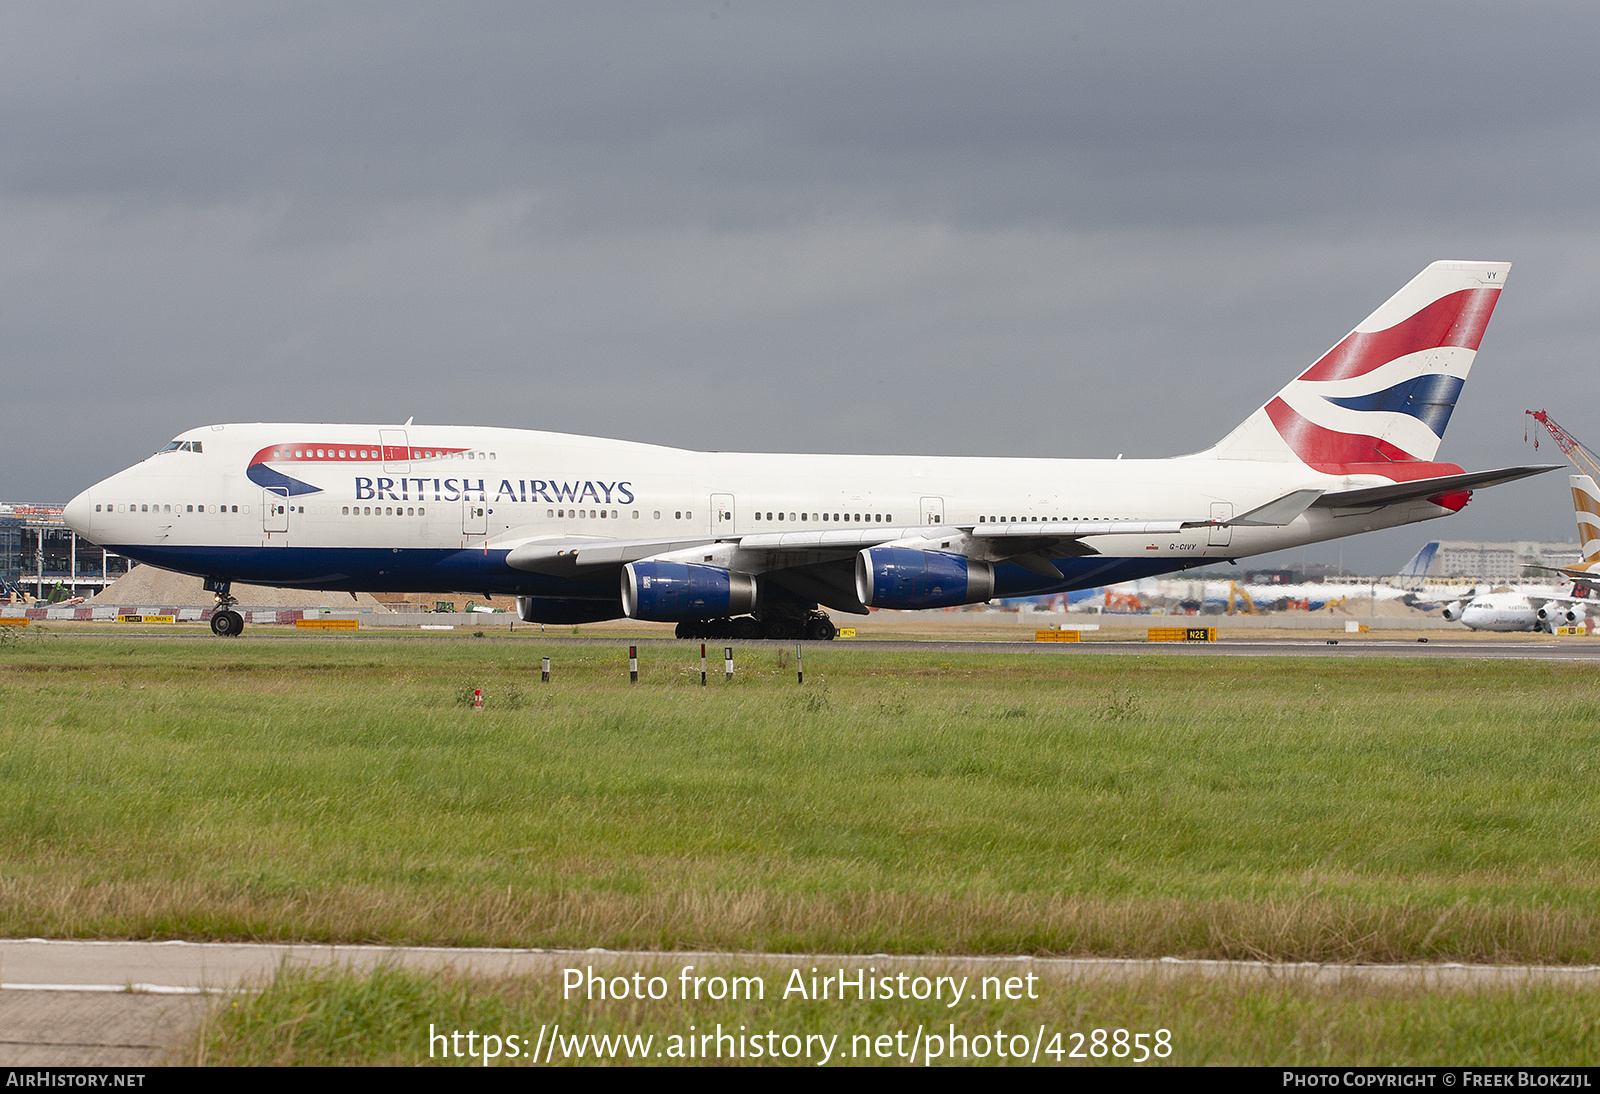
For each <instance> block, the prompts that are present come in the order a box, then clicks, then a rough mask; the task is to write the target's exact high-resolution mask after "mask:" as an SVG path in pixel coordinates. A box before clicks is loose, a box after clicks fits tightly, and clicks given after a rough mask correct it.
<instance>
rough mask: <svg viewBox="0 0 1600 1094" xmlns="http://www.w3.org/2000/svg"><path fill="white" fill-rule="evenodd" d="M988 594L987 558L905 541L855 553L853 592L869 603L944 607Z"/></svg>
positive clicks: (990, 579) (990, 576) (991, 577)
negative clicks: (925, 548) (922, 547)
mask: <svg viewBox="0 0 1600 1094" xmlns="http://www.w3.org/2000/svg"><path fill="white" fill-rule="evenodd" d="M993 595H994V567H993V566H991V565H989V564H988V563H987V562H979V561H977V560H976V559H970V558H966V557H964V556H962V555H952V554H946V553H945V552H943V551H916V550H913V549H911V548H909V547H868V548H867V549H866V550H864V551H862V552H861V553H860V554H858V555H857V556H856V596H858V597H860V598H861V603H863V604H866V605H868V606H869V607H873V608H950V607H954V606H955V605H957V604H979V603H982V602H983V601H985V600H988V599H989V598H990V597H992V596H993Z"/></svg>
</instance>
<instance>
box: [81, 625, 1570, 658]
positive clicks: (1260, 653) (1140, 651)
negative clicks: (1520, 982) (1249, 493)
mask: <svg viewBox="0 0 1600 1094" xmlns="http://www.w3.org/2000/svg"><path fill="white" fill-rule="evenodd" d="M1445 635H1446V636H1445V637H1439V638H1435V637H1428V638H1426V639H1425V640H1418V639H1417V638H1383V637H1377V636H1375V635H1361V636H1358V637H1338V638H1332V639H1330V638H1301V637H1295V638H1224V639H1222V640H1220V641H1217V642H1146V641H1144V640H1142V639H1130V640H1128V641H1120V640H1114V639H1113V640H1107V639H1094V640H1090V641H1086V642H1004V641H969V640H956V639H952V640H941V639H932V640H911V639H895V640H878V639H844V640H840V641H838V642H835V643H831V644H828V643H821V642H807V643H805V644H804V645H805V648H807V649H829V650H847V649H849V650H874V651H878V652H883V653H916V652H932V653H1006V654H1019V653H1027V654H1037V655H1039V656H1041V657H1083V656H1092V655H1095V654H1112V655H1119V656H1141V657H1344V658H1350V657H1376V658H1384V657H1404V658H1428V657H1433V658H1457V659H1467V660H1487V661H1546V662H1567V661H1572V662H1596V663H1600V640H1586V639H1584V638H1567V639H1559V638H1536V637H1532V636H1530V637H1527V638H1521V639H1512V638H1505V639H1501V638H1469V637H1465V636H1456V635H1454V634H1452V633H1451V632H1445ZM101 636H102V635H101V634H87V633H84V632H78V633H77V634H74V633H72V632H61V634H60V637H64V638H74V637H101ZM115 637H117V638H133V639H140V640H147V641H156V642H160V641H168V642H170V641H184V640H193V639H195V638H196V637H197V636H196V635H194V634H183V633H170V632H169V633H151V632H148V631H136V632H118V633H117V634H116V635H115ZM305 637H306V635H304V634H297V633H294V632H289V633H281V634H277V633H271V632H262V631H257V632H255V633H250V634H247V636H246V637H245V638H244V639H227V640H226V641H248V642H294V641H301V640H304V639H305ZM317 637H322V636H320V635H318V636H317ZM204 640H205V641H223V640H221V639H216V640H214V639H210V638H206V639H204ZM337 641H340V642H363V641H383V642H392V641H410V642H482V643H488V644H501V643H518V644H523V643H527V642H530V641H537V642H539V643H541V644H545V643H548V644H551V645H557V646H561V645H573V646H613V647H626V646H630V645H635V646H639V647H641V648H646V647H671V648H679V649H687V648H688V647H689V646H691V645H693V644H694V642H695V641H698V640H693V641H692V640H689V639H675V638H636V637H628V638H613V637H590V636H579V635H553V634H547V635H540V636H539V637H538V638H537V639H532V638H521V637H509V636H501V635H491V636H487V637H484V638H474V637H472V636H471V635H468V634H451V635H435V634H406V633H398V634H384V633H366V634H360V635H354V634H342V635H340V636H339V638H338V639H337ZM706 645H707V646H708V647H714V648H715V649H717V650H720V649H721V648H722V647H723V646H733V647H734V648H735V649H742V648H756V649H763V648H772V649H777V648H779V647H789V646H793V645H795V643H793V642H769V641H764V640H747V641H739V640H735V639H717V640H715V641H711V640H708V641H707V643H706Z"/></svg>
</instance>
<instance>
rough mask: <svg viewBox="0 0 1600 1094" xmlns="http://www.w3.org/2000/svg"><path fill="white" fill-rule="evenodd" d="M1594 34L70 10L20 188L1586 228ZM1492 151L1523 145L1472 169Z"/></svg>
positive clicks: (486, 8)
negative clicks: (1458, 216) (1456, 218)
mask: <svg viewBox="0 0 1600 1094" xmlns="http://www.w3.org/2000/svg"><path fill="white" fill-rule="evenodd" d="M74 12H75V14H74ZM1530 16H1531V17H1530ZM1594 22H1595V20H1594V16H1593V14H1592V13H1591V12H1590V11H1588V10H1587V9H1586V8H1585V7H1583V6H1581V5H1573V6H1559V5H1539V6H1538V7H1537V8H1536V9H1534V11H1533V12H1532V13H1530V10H1529V8H1528V7H1527V6H1526V5H1515V4H1505V3H1481V4H1448V5H1443V4H1407V5H1396V4H1392V3H1385V4H1337V5H1321V6H1314V5H1283V4H1276V3H1272V4H1261V5H1241V4H1234V5H1228V6H1226V7H1221V6H1217V5H1194V4H1171V5H1160V4H1157V5H1139V4H1134V5H1130V4H1106V5H1081V6H1074V5H1062V4H1045V5H1026V4H1019V5H983V6H980V7H978V8H973V7H970V6H965V5H962V6H948V5H933V4H910V5H873V6H863V5H855V4H838V5H805V6H800V5H771V6H756V7H752V6H749V5H745V4H738V5H728V4H723V3H721V2H720V0H717V2H711V3H707V4H702V5H693V6H673V7H667V6H663V5H653V4H644V5H623V6H608V5H587V4H585V5H573V6H570V7H568V8H562V9H553V8H551V7H548V6H543V5H525V4H512V5H506V6H495V5H472V6H465V7H457V6H445V5H421V6H407V5H394V4H380V5H335V6H330V5H321V4H312V5H268V6H243V5H224V6H215V5H204V6H194V7H191V6H160V7H155V8H152V7H147V6H119V7H111V8H103V7H94V8H82V9H72V8H70V7H69V8H66V9H63V8H61V7H60V6H57V5H49V6H46V7H42V8H36V9H27V10H24V11H21V12H15V13H13V14H12V15H11V16H10V17H9V18H8V19H7V21H6V29H7V33H6V35H5V41H6V42H7V43H9V44H8V45H6V46H4V47H3V48H4V51H5V52H4V54H3V55H0V60H3V61H4V64H3V65H0V151H3V153H4V154H3V155H0V186H3V187H4V189H5V190H6V191H7V192H10V193H13V194H17V195H25V196H34V197H49V198H62V197H69V196H92V197H102V198H109V199H116V200H121V199H127V200H144V201H152V202H167V201H174V200H180V201H201V202H205V201H226V200H232V199H237V198H240V197H245V196H255V195H261V194H292V195H294V196H295V198H296V199H297V200H300V201H306V202H316V201H319V200H328V201H337V200H339V199H341V198H344V199H352V200H385V199H401V200H404V199H408V198H417V197H438V196H440V195H445V194H453V195H458V196H470V195H482V194H485V193H495V192H499V191H500V190H503V189H505V188H507V187H513V188H535V189H539V190H540V191H541V192H545V193H546V194H547V196H551V197H554V198H555V199H557V200H558V202H559V203H560V208H561V209H562V210H563V211H566V212H570V213H572V214H576V215H581V214H585V213H586V214H587V215H588V216H591V217H594V218H596V219H600V220H609V221H613V222H614V218H616V217H622V218H625V219H626V218H631V217H641V218H645V219H647V220H649V219H653V218H656V217H660V216H663V215H678V216H691V217H702V218H709V219H711V220H713V221H715V220H718V219H720V218H723V217H732V218H735V219H737V220H740V221H741V222H750V221H754V222H757V223H761V222H770V221H773V220H779V221H781V220H783V219H784V218H788V217H794V216H810V215H813V214H814V213H815V211H816V208H817V206H818V205H822V206H827V205H829V204H836V203H844V204H846V205H849V206H864V207H866V208H868V209H873V210H879V211H895V212H899V213H913V214H919V215H920V214H925V213H929V212H932V213H935V214H938V215H941V216H948V217H950V218H952V219H953V220H954V221H956V222H958V223H964V222H971V223H975V224H983V225H989V224H995V223H1005V222H1008V221H1019V220H1020V221H1025V222H1026V221H1034V220H1038V219H1047V220H1053V221H1059V222H1061V223H1064V224H1071V225H1077V226H1083V225H1104V224H1108V223H1115V224H1128V223H1132V224H1163V225H1166V224H1173V223H1178V224H1182V225H1188V226H1192V225H1194V224H1195V223H1197V222H1201V223H1206V222H1217V221H1221V222H1224V223H1237V222H1241V221H1244V222H1249V221H1253V220H1259V219H1261V218H1263V217H1272V216H1282V215H1286V214H1304V215H1310V216H1312V217H1313V218H1318V219H1321V218H1325V217H1330V216H1331V217H1338V216H1357V217H1362V218H1367V217H1371V216H1373V215H1378V216H1383V217H1394V216H1400V215H1404V216H1415V215H1423V216H1427V217H1438V216H1441V215H1449V213H1451V212H1461V211H1465V210H1468V209H1471V208H1474V207H1481V206H1483V205H1484V204H1485V203H1488V202H1495V203H1500V204H1499V205H1498V206H1497V207H1500V208H1504V204H1503V203H1504V201H1505V200H1506V198H1505V194H1504V192H1503V191H1504V186H1505V180H1506V179H1507V178H1508V177H1511V178H1517V179H1519V180H1521V182H1522V183H1523V184H1524V187H1525V188H1519V189H1518V192H1517V194H1516V195H1515V196H1514V197H1513V198H1512V199H1511V200H1512V202H1513V203H1514V204H1517V205H1523V206H1525V207H1526V211H1528V212H1529V213H1531V214H1537V215H1541V216H1546V215H1549V214H1551V213H1552V212H1555V211H1557V210H1556V209H1553V208H1552V202H1553V201H1554V202H1556V203H1557V204H1558V205H1563V206H1565V207H1566V208H1567V209H1568V210H1569V211H1570V210H1571V209H1572V208H1573V207H1577V206H1582V208H1583V209H1584V210H1585V214H1586V215H1587V210H1588V208H1589V203H1588V202H1587V199H1586V189H1585V186H1584V185H1583V184H1584V182H1585V181H1587V178H1586V176H1587V175H1588V172H1587V171H1585V172H1582V173H1581V176H1580V174H1579V173H1576V172H1574V171H1573V170H1572V169H1573V168H1577V167H1579V166H1580V165H1588V166H1589V167H1590V168H1592V166H1593V157H1594V155H1595V152H1596V148H1595V145H1594V141H1593V119H1594V116H1595V115H1594V108H1595V106H1596V105H1597V104H1596V101H1595V100H1596V93H1595V92H1596V89H1595V82H1594V78H1593V75H1592V69H1593V66H1592V64H1591V63H1590V62H1591V60H1592V57H1591V49H1590V43H1591V41H1592V37H1591V35H1592V32H1593V30H1594V29H1595V28H1594ZM1575 138H1576V139H1575ZM1485 145H1488V146H1490V147H1495V148H1497V149H1500V150H1502V152H1503V153H1510V154H1502V155H1500V156H1497V157H1496V159H1495V161H1494V162H1493V163H1492V164H1487V163H1486V164H1482V165H1480V169H1479V170H1477V171H1471V172H1464V173H1463V172H1461V171H1460V170H1459V169H1460V168H1464V167H1466V166H1468V164H1469V163H1470V162H1471V161H1472V160H1473V159H1474V158H1475V157H1474V155H1473V153H1474V150H1475V149H1478V148H1481V147H1483V146H1485ZM1552 158H1553V159H1554V162H1551V160H1552ZM1442 165H1451V166H1453V167H1455V168H1457V170H1455V171H1450V172H1445V171H1441V170H1439V168H1440V166H1442ZM1551 168H1554V170H1552V169H1551ZM1563 168H1565V169H1563ZM1497 190H1498V191H1500V193H1499V195H1498V196H1496V193H1495V192H1496V191H1497ZM1374 199H1379V200H1377V201H1374Z"/></svg>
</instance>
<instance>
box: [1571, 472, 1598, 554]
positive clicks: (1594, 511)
mask: <svg viewBox="0 0 1600 1094" xmlns="http://www.w3.org/2000/svg"><path fill="white" fill-rule="evenodd" d="M1567 481H1568V482H1569V483H1570V484H1571V485H1572V509H1573V512H1574V514H1575V515H1576V516H1577V518H1578V544H1579V549H1580V550H1581V551H1582V552H1583V558H1582V559H1581V560H1580V561H1579V562H1578V564H1577V565H1576V566H1574V567H1573V569H1574V570H1580V571H1583V572H1585V573H1592V574H1595V575H1597V576H1600V488H1597V487H1596V486H1595V482H1594V479H1592V478H1590V477H1589V476H1588V475H1572V476H1569V477H1568V479H1567Z"/></svg>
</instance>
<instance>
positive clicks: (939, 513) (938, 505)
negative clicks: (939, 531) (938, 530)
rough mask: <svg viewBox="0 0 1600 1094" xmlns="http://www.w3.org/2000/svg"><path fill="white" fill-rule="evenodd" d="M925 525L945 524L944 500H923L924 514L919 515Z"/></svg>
mask: <svg viewBox="0 0 1600 1094" xmlns="http://www.w3.org/2000/svg"><path fill="white" fill-rule="evenodd" d="M918 516H919V518H920V519H921V521H922V523H923V524H943V523H944V499H943V498H923V499H922V512H921V513H919V514H918Z"/></svg>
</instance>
